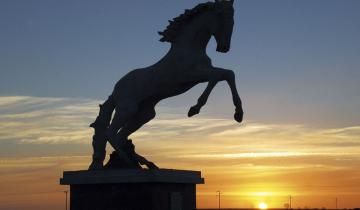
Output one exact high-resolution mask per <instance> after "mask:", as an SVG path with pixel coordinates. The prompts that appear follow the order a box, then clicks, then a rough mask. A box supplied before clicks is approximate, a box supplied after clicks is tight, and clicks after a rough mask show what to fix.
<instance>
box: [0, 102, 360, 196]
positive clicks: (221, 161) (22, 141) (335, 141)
mask: <svg viewBox="0 0 360 210" xmlns="http://www.w3.org/2000/svg"><path fill="white" fill-rule="evenodd" d="M99 103H101V102H100V101H97V100H90V99H71V98H38V97H27V96H12V97H0V105H1V106H0V155H1V156H2V158H0V173H1V174H2V177H1V179H0V184H2V185H4V186H5V185H6V186H8V187H9V188H10V186H11V185H16V184H19V185H21V186H22V187H23V186H26V192H29V193H30V192H31V191H32V190H33V189H37V190H35V192H39V193H40V192H44V191H46V190H47V189H49V188H48V186H51V190H53V191H54V192H55V191H56V190H61V187H59V186H58V185H57V183H54V182H53V181H54V180H55V179H57V178H58V177H59V174H60V173H61V171H62V170H79V169H86V168H87V165H88V163H89V161H90V155H91V151H90V149H91V143H90V142H91V138H92V135H93V130H92V129H90V128H89V127H88V126H89V124H90V123H91V122H92V121H93V120H94V119H95V117H96V115H97V113H98V106H97V104H99ZM184 111H186V110H184ZM157 112H158V116H157V118H156V119H154V120H153V121H151V122H150V123H148V124H146V125H145V126H144V127H143V128H142V129H140V130H139V131H138V132H136V133H135V134H134V135H133V136H132V138H133V140H134V142H135V145H136V150H137V151H138V152H139V153H141V154H143V155H145V156H146V157H148V158H149V159H151V160H152V161H155V162H156V163H157V164H158V165H159V166H161V167H164V168H179V169H195V170H201V171H202V172H203V174H204V176H205V177H206V179H207V181H208V182H207V184H206V185H205V186H201V187H200V188H199V195H200V196H206V195H209V194H212V193H213V192H214V191H216V190H218V189H221V190H222V191H224V192H226V193H227V194H229V195H237V196H238V195H241V196H249V195H251V196H253V195H261V192H268V193H270V194H271V195H279V196H280V195H288V194H289V193H291V194H295V195H298V196H300V195H308V194H309V193H310V194H312V196H313V195H314V194H317V195H335V194H337V193H339V192H342V194H344V195H345V194H346V195H349V196H350V195H351V196H358V189H359V187H360V178H359V177H360V168H359V165H360V125H353V126H351V127H339V128H313V127H308V126H306V125H294V124H276V123H272V124H269V123H261V122H245V123H242V124H238V123H236V122H235V121H233V120H228V119H218V118H215V117H212V116H211V115H206V114H203V113H201V114H200V115H199V116H195V117H193V118H187V117H186V116H184V115H185V114H179V113H178V110H171V109H169V108H166V107H159V108H157ZM9 145H10V146H9ZM64 145H65V146H66V147H64ZM39 148H40V149H39ZM74 148H77V149H78V150H79V151H82V152H77V153H74V154H81V155H84V156H66V155H69V154H70V155H71V154H72V151H73V149H74ZM78 150H76V151H78ZM30 151H33V152H31V153H30ZM40 151H41V152H40ZM55 151H56V152H55ZM7 154H11V156H12V157H8V156H7ZM29 154H31V155H32V156H34V157H31V158H29V157H27V158H24V157H22V156H29ZM54 155H59V156H54ZM35 156H38V157H35ZM43 156H49V157H43ZM50 156H51V157H50ZM39 174H41V176H39ZM331 177H332V178H331ZM29 180H30V181H31V182H32V183H38V182H40V180H46V181H41V182H43V183H44V184H43V185H40V186H38V185H36V186H35V185H32V184H29V183H30V182H29ZM17 190H18V188H14V190H12V191H11V193H13V194H14V195H15V194H16V193H17ZM6 193H8V192H5V191H1V190H0V195H5V194H6ZM265 194H266V193H265ZM265 194H264V195H265ZM200 199H205V198H203V197H200ZM229 202H230V201H229Z"/></svg>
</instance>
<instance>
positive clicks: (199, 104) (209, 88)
mask: <svg viewBox="0 0 360 210" xmlns="http://www.w3.org/2000/svg"><path fill="white" fill-rule="evenodd" d="M217 83H218V81H217V80H214V79H213V80H210V81H209V82H208V85H207V86H206V88H205V90H204V92H203V93H202V94H201V96H200V97H199V98H198V101H197V104H195V105H194V106H192V107H191V108H190V110H189V112H188V117H192V116H194V115H196V114H199V112H200V109H201V108H202V107H203V106H204V105H205V104H206V102H207V99H208V98H209V95H210V93H211V91H212V90H213V89H214V87H215V85H216V84H217Z"/></svg>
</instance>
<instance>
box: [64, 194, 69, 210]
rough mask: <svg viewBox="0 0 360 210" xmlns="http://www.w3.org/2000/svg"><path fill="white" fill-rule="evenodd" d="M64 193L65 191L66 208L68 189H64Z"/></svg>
mask: <svg viewBox="0 0 360 210" xmlns="http://www.w3.org/2000/svg"><path fill="white" fill-rule="evenodd" d="M64 193H65V210H67V203H68V202H67V194H68V191H67V190H65V191H64Z"/></svg>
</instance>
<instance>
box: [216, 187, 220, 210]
mask: <svg viewBox="0 0 360 210" xmlns="http://www.w3.org/2000/svg"><path fill="white" fill-rule="evenodd" d="M216 192H217V193H218V194H217V196H219V200H218V201H219V210H220V195H221V192H220V190H218V191H216Z"/></svg>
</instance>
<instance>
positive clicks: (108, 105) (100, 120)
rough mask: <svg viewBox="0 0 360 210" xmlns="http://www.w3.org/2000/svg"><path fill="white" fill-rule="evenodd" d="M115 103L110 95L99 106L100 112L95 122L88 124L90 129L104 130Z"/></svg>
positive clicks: (108, 123) (108, 122)
mask: <svg viewBox="0 0 360 210" xmlns="http://www.w3.org/2000/svg"><path fill="white" fill-rule="evenodd" d="M115 106H116V103H115V100H114V98H113V96H112V95H110V96H109V98H108V99H107V100H106V101H105V102H104V103H103V104H99V107H100V111H99V115H98V117H97V118H96V120H95V122H93V123H91V124H90V127H93V128H95V129H96V128H100V129H102V130H105V129H106V128H107V127H108V126H109V125H110V121H111V116H112V113H113V111H114V109H115Z"/></svg>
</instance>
